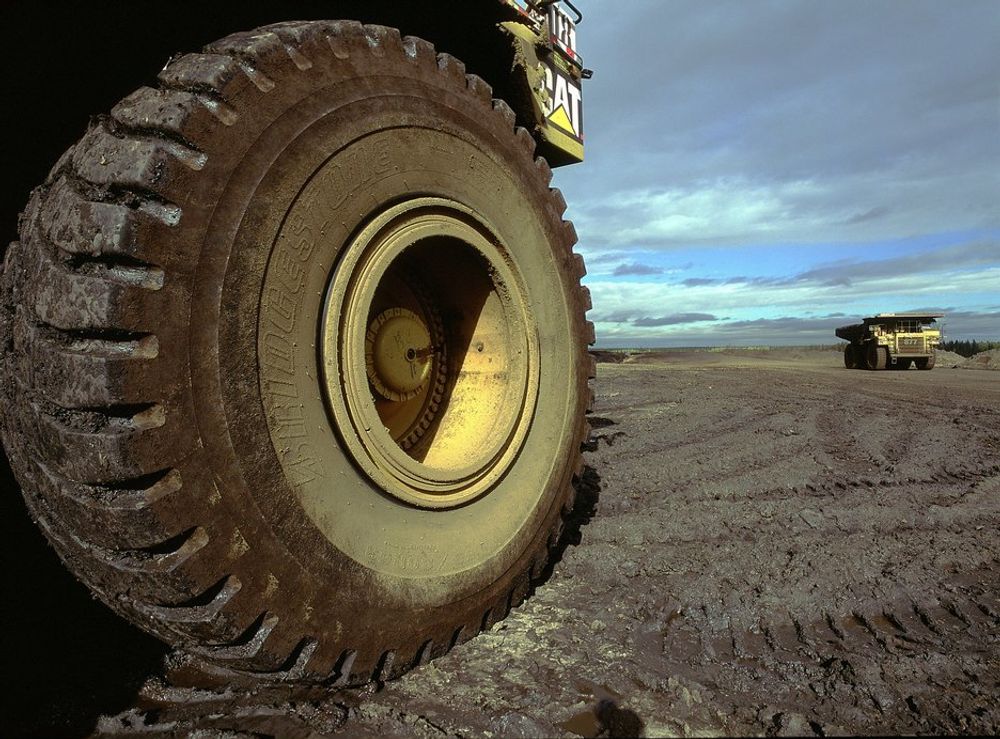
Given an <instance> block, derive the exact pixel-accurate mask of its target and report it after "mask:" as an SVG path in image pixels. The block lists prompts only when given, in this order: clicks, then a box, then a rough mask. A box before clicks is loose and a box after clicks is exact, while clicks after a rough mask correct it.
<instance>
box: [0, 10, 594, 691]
mask: <svg viewBox="0 0 1000 739" xmlns="http://www.w3.org/2000/svg"><path fill="white" fill-rule="evenodd" d="M116 8H117V6H116ZM121 10H122V12H125V11H126V10H127V6H122V9H121ZM328 10H329V11H330V12H343V13H344V14H345V15H348V17H350V14H353V13H355V12H356V13H357V14H358V15H359V16H362V17H363V18H364V19H365V20H366V21H370V20H373V19H374V20H376V21H377V22H378V23H379V24H378V25H372V24H367V25H366V24H363V23H361V22H357V21H352V20H347V21H343V20H336V21H320V20H310V21H293V22H281V23H273V24H270V25H266V26H264V27H259V28H256V29H255V30H252V31H248V32H240V33H235V34H232V35H230V36H227V37H225V38H222V39H221V40H219V41H216V42H214V43H210V44H208V45H207V46H205V47H204V48H203V49H202V50H201V51H200V52H197V53H188V54H175V55H174V56H172V57H170V60H169V61H168V63H167V64H166V66H164V67H163V69H162V70H161V71H160V72H159V74H158V76H156V78H155V80H154V79H151V80H150V84H149V85H147V86H144V87H141V88H140V89H138V90H136V91H135V92H133V93H131V94H129V95H128V96H127V97H125V98H124V99H123V100H122V101H121V102H120V103H118V104H117V105H115V106H114V107H113V108H112V109H111V111H110V114H108V115H103V116H99V117H96V118H94V119H93V120H92V122H91V124H90V127H89V129H88V130H87V131H86V133H85V134H84V135H83V137H82V138H81V139H80V140H79V142H78V143H77V144H76V145H75V146H73V147H71V148H70V149H69V150H68V151H67V152H66V153H65V154H64V155H63V156H62V157H61V158H60V159H59V160H58V162H56V164H55V166H54V168H53V169H52V171H51V173H50V174H49V176H48V178H47V179H46V180H45V182H44V183H43V184H42V185H41V186H39V187H38V188H36V189H35V190H34V192H33V193H32V195H31V198H30V200H29V202H28V204H27V206H26V208H25V210H24V213H23V214H22V217H21V222H20V233H19V237H20V238H19V240H18V241H15V242H14V243H12V244H11V245H10V246H9V247H8V248H7V249H6V250H5V253H4V255H3V272H2V276H0V381H2V382H0V392H2V404H3V411H2V414H0V418H2V421H0V427H2V439H3V444H4V448H5V451H6V453H7V455H8V457H9V460H10V463H11V466H12V468H13V470H14V472H15V474H16V476H17V479H18V481H19V483H20V486H21V488H22V491H23V494H24V498H25V500H26V502H27V505H28V509H29V511H30V513H31V516H32V517H33V518H34V520H35V521H36V522H37V523H38V525H39V526H40V527H41V529H42V530H43V531H44V533H45V534H46V536H47V537H48V539H49V541H50V542H51V544H52V545H53V546H54V547H55V549H56V550H57V552H58V553H59V555H60V557H61V558H62V560H63V561H64V563H65V564H66V565H67V566H68V567H69V568H70V569H71V570H72V571H73V572H74V573H75V574H76V575H77V576H78V577H79V578H80V579H81V580H83V581H84V582H85V583H86V584H87V585H88V586H89V587H90V588H91V589H92V591H93V592H94V594H95V595H96V596H97V597H98V598H100V599H101V600H102V601H104V602H105V603H106V604H107V605H109V606H110V607H111V608H113V609H114V610H116V611H117V612H119V613H120V614H121V615H123V616H124V617H125V618H127V619H129V620H131V621H132V622H134V623H136V624H137V625H139V626H140V627H142V628H143V629H145V630H147V631H149V632H151V633H153V634H155V635H157V636H159V637H160V638H162V639H163V640H165V641H167V642H168V643H170V644H172V645H175V646H176V647H178V648H180V649H182V654H183V655H185V658H186V659H187V660H189V664H192V665H195V666H196V669H195V672H196V673H197V674H200V675H202V676H203V678H204V680H206V681H209V682H212V684H230V683H232V682H234V681H235V682H238V681H240V680H248V681H315V682H322V683H324V684H331V685H350V684H359V683H364V682H367V681H369V680H371V679H373V678H374V679H387V678H390V677H394V676H396V675H398V674H400V673H401V672H403V671H405V670H407V669H409V668H411V667H412V666H414V665H417V664H420V663H422V662H424V661H426V660H428V659H431V658H433V657H436V656H438V655H441V654H443V653H445V652H447V651H448V650H449V649H450V648H451V647H452V646H454V645H455V644H456V643H457V642H461V641H464V640H466V639H469V638H470V637H472V636H474V635H475V634H477V633H479V632H480V631H481V630H483V629H486V628H489V627H490V626H491V624H493V623H494V622H495V621H497V620H498V619H501V618H503V617H504V616H505V615H506V614H507V612H508V611H509V610H510V608H511V607H512V606H513V605H516V604H517V603H519V602H520V601H521V600H522V599H523V598H524V597H525V595H526V594H527V592H528V590H529V589H530V587H531V584H532V582H533V581H537V580H538V578H539V577H540V576H541V575H542V573H543V572H544V571H545V569H546V565H547V563H548V561H549V557H550V553H551V552H552V550H553V549H554V547H556V545H557V542H558V541H559V538H560V531H561V527H562V520H563V516H564V515H566V514H567V513H568V512H569V511H570V510H571V509H572V507H573V500H574V495H575V492H574V485H575V483H576V482H578V481H579V479H580V477H581V475H582V473H583V463H582V457H581V445H582V444H584V443H585V441H586V439H587V436H588V425H587V423H586V418H585V413H586V411H587V410H588V407H589V404H590V403H591V399H592V397H593V396H592V391H591V389H590V387H589V380H590V378H592V377H593V376H594V364H593V361H592V359H591V357H590V356H589V354H588V352H587V347H588V345H589V344H590V343H592V342H593V339H594V335H593V325H592V324H591V323H589V322H588V321H587V320H586V317H585V313H586V311H587V310H588V308H589V307H590V299H589V296H588V293H587V291H586V289H585V288H584V287H582V286H581V285H580V278H581V277H582V276H583V274H584V267H583V261H582V259H581V258H580V257H579V256H578V255H577V254H575V253H574V251H573V245H574V244H575V242H576V234H575V231H574V229H573V225H572V224H571V223H570V222H569V221H566V220H564V219H563V213H564V211H565V210H566V203H565V201H564V200H563V197H562V195H561V194H560V193H559V191H558V190H555V189H551V188H550V180H551V177H552V171H551V168H552V167H556V166H560V165H565V164H571V163H574V162H578V161H580V160H582V158H583V138H584V136H583V107H582V105H583V96H582V93H581V89H582V88H581V84H582V80H583V79H584V78H586V77H587V76H589V72H588V71H587V70H585V69H584V67H583V64H582V61H581V56H580V53H579V50H578V48H577V36H576V24H577V23H578V22H579V21H580V19H581V16H580V14H579V12H578V11H577V10H576V8H575V7H574V6H573V5H572V4H571V3H569V2H558V1H555V0H534V1H532V0H475V1H473V0H469V1H468V2H462V3H449V2H429V1H428V2H418V1H417V0H414V2H406V3H400V2H397V1H396V0H392V1H391V2H378V0H371V1H370V2H369V1H367V0H366V2H360V1H358V2H335V1H331V2H330V4H329V8H328ZM95 12H96V11H95ZM104 12H105V11H104V10H101V14H102V15H103V13H104ZM108 12H112V9H109V10H108ZM169 12H175V11H169ZM143 13H144V11H141V12H136V13H133V14H132V15H131V16H129V17H128V18H123V19H116V22H117V23H118V24H119V27H122V28H127V27H129V26H128V23H129V19H131V22H132V23H133V25H134V26H135V27H134V29H133V31H134V32H135V33H141V34H143V35H144V38H146V39H147V42H148V43H151V44H153V43H156V42H157V38H158V34H157V33H150V28H149V23H150V21H149V20H148V19H147V18H146V17H145V16H144V15H143ZM140 16H142V17H140ZM355 17H358V16H355ZM102 22H103V21H102ZM185 22H188V23H191V24H192V25H195V24H196V21H191V20H186V21H185ZM410 22H413V23H414V24H415V25H416V26H417V27H419V28H421V29H423V30H422V32H424V31H426V35H428V36H429V37H430V38H431V40H426V39H424V38H418V37H416V36H409V35H405V33H406V30H405V29H406V24H407V23H410ZM394 23H397V24H398V25H400V26H403V28H404V32H403V33H401V32H400V31H398V30H396V28H394V27H392V25H393V24H394ZM432 41H433V42H434V43H436V44H438V46H439V47H441V48H443V49H459V48H461V49H464V50H467V52H468V53H469V55H470V60H469V61H470V64H472V65H474V67H473V68H474V69H476V70H477V71H479V72H480V73H482V74H485V75H486V76H487V79H483V78H482V77H481V76H477V75H474V74H470V73H468V72H467V69H466V66H465V65H464V64H463V62H462V61H460V60H459V59H457V58H456V57H454V56H452V55H450V54H448V53H443V52H440V51H439V50H438V49H437V48H435V45H434V44H432ZM173 51H175V50H174V49H170V50H167V51H165V52H164V54H163V58H167V57H168V56H169V54H170V53H172V52H173ZM58 52H59V49H58V48H53V49H50V50H49V52H47V53H58ZM67 63H68V64H74V65H77V66H78V67H79V65H81V64H82V63H83V62H81V60H80V59H70V60H67ZM121 64H127V60H125V59H122V60H121ZM199 671H200V672H199Z"/></svg>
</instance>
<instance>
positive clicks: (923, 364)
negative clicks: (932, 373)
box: [913, 354, 935, 370]
mask: <svg viewBox="0 0 1000 739" xmlns="http://www.w3.org/2000/svg"><path fill="white" fill-rule="evenodd" d="M934 358H935V355H933V354H931V355H930V356H929V357H920V359H914V360H913V362H914V364H916V365H917V369H918V370H929V369H934Z"/></svg>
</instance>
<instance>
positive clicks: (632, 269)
mask: <svg viewBox="0 0 1000 739" xmlns="http://www.w3.org/2000/svg"><path fill="white" fill-rule="evenodd" d="M612 274H613V275H614V276H615V277H624V276H626V275H659V274H663V267H654V266H653V265H650V264H638V263H637V262H632V263H630V264H619V265H618V266H617V267H615V271H614V272H612Z"/></svg>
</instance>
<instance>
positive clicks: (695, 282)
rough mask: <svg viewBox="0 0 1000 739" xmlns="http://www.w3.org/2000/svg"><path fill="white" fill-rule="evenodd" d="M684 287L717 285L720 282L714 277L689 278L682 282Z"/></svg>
mask: <svg viewBox="0 0 1000 739" xmlns="http://www.w3.org/2000/svg"><path fill="white" fill-rule="evenodd" d="M681 284H682V285H684V287H701V286H703V285H717V284H719V280H716V279H714V278H712V277H689V278H688V279H686V280H684V281H682V282H681Z"/></svg>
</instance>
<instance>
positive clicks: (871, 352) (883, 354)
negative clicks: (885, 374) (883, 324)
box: [865, 341, 889, 370]
mask: <svg viewBox="0 0 1000 739" xmlns="http://www.w3.org/2000/svg"><path fill="white" fill-rule="evenodd" d="M888 364H889V350H888V349H887V348H886V347H884V346H879V345H878V344H876V343H875V342H874V341H872V342H869V343H868V346H867V348H866V349H865V367H867V368H868V369H870V370H884V369H885V368H886V367H887V366H888Z"/></svg>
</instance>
